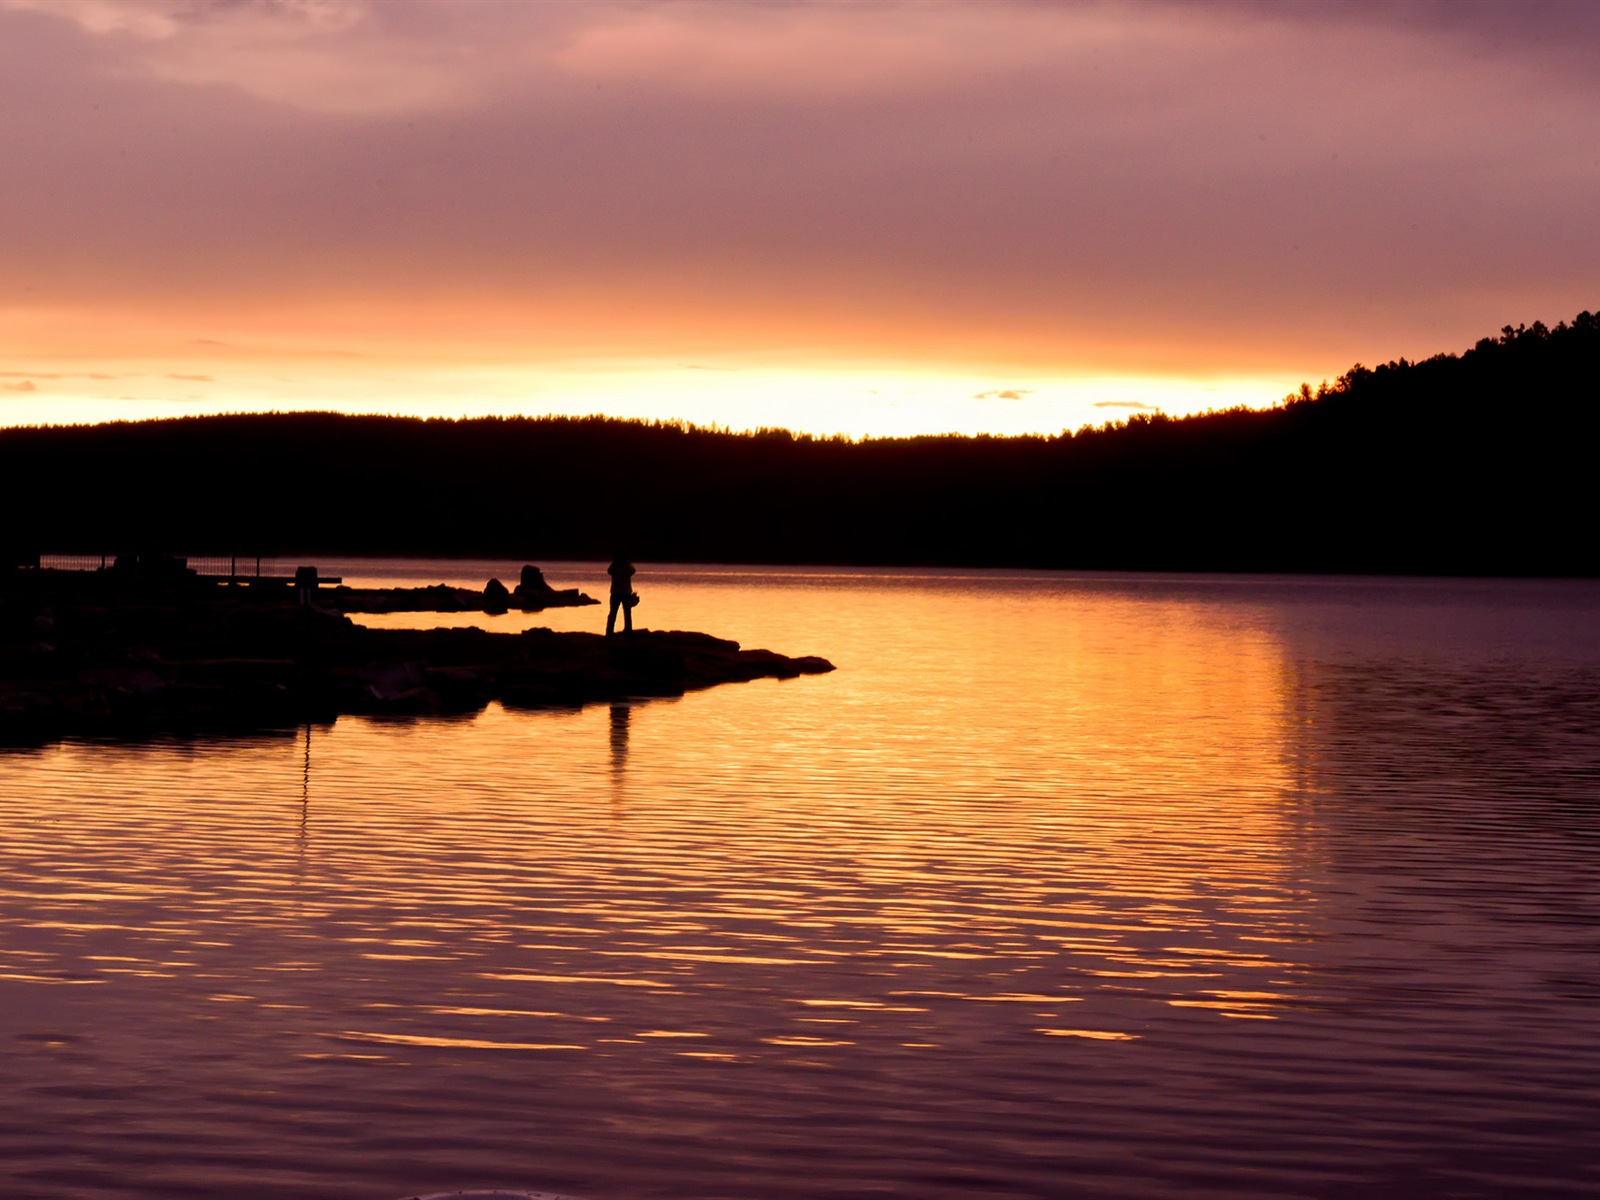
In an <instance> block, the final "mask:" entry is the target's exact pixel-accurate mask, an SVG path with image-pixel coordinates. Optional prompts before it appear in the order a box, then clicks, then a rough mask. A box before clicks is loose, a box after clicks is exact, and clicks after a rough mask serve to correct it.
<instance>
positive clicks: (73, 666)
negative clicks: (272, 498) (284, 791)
mask: <svg viewBox="0 0 1600 1200" xmlns="http://www.w3.org/2000/svg"><path fill="white" fill-rule="evenodd" d="M302 581H303V577H302ZM518 590H519V591H521V590H522V589H521V588H519V589H518ZM307 591H309V593H310V594H309V595H307ZM341 591H344V592H346V593H350V594H349V595H346V596H344V597H341V596H340V595H339V592H341ZM434 591H435V589H361V590H360V592H359V594H357V593H356V590H355V589H340V588H332V589H315V588H313V589H301V588H297V587H294V586H275V587H259V586H258V587H251V586H238V585H226V584H219V583H218V582H216V581H210V582H208V581H205V580H203V579H199V578H197V577H195V576H193V575H192V574H191V573H187V572H182V571H178V572H173V571H168V572H165V573H164V574H154V573H128V572H124V573H122V574H121V575H120V576H118V574H117V573H116V572H113V571H110V570H107V571H97V572H66V571H49V570H37V569H34V570H16V571H11V572H6V573H0V744H6V745H30V744H41V743H46V742H50V741H54V740H56V739H59V738H62V737H69V736H113V737H123V736H147V735H153V734H163V733H176V734H190V733H208V732H238V731H246V730H252V729H272V728H285V727H289V726H293V725H297V724H301V723H304V722H308V721H310V722H326V721H331V720H333V719H335V718H337V717H338V716H340V715H343V714H347V713H361V714H383V713H391V714H433V713H437V714H464V713H472V712H476V711H478V710H480V709H482V708H483V707H484V706H486V705H488V704H489V703H491V702H496V701H498V702H499V703H501V704H503V705H505V706H507V707H511V708H551V707H577V706H581V705H584V704H588V703H593V702H599V701H612V700H619V699H624V698H628V697H646V696H677V695H681V694H683V693H684V692H686V691H690V690H694V689H697V688H705V687H711V686H714V685H716V684H719V683H735V682H743V681H746V680H752V679H762V678H778V679H788V678H793V677H796V676H799V675H809V674H820V673H823V672H826V671H831V670H832V669H833V666H832V664H831V663H829V662H827V661H826V660H824V659H821V658H811V657H803V658H791V657H788V656H785V655H782V654H776V653H773V652H772V651H769V650H746V649H743V648H741V647H740V646H739V644H738V643H737V642H732V641H727V640H724V639H721V638H716V637H711V636H709V635H707V634H703V633H688V632H655V631H638V632H635V633H634V634H633V635H632V636H631V637H622V636H619V637H615V638H607V637H605V636H603V635H601V634H598V633H573V632H556V631H552V630H550V629H544V628H535V629H528V630H525V631H523V632H521V633H496V632H488V631H485V630H483V629H478V628H470V627H469V628H449V629H370V628H365V627H363V626H360V625H358V624H356V623H355V622H354V621H352V620H351V619H350V618H349V617H348V616H346V615H345V613H344V612H343V611H340V609H341V608H344V607H345V606H346V605H348V606H349V607H348V609H347V611H356V612H400V611H406V612H414V611H445V612H460V611H471V608H470V607H469V605H468V601H467V600H466V598H465V597H471V596H477V595H480V594H479V593H475V592H472V591H471V590H470V589H451V588H445V589H443V590H442V591H440V592H438V593H437V599H438V600H439V601H440V603H439V607H438V608H437V609H431V610H430V609H427V608H423V607H420V606H421V605H422V604H423V603H424V602H425V598H424V597H420V596H419V595H418V594H417V593H418V592H422V593H430V592H434ZM385 592H391V593H394V594H392V595H384V594H382V593H385ZM460 593H465V597H464V596H462V595H461V594H460ZM555 595H557V596H560V595H562V594H561V593H555ZM574 595H578V594H576V593H574ZM501 599H502V598H501V597H499V596H493V595H491V598H490V605H491V607H489V608H488V609H487V610H486V611H497V610H498V611H505V610H506V609H507V608H511V607H519V608H520V607H522V603H517V602H511V603H507V604H506V605H504V606H503V607H498V609H497V608H496V607H495V606H498V605H500V601H501ZM535 599H536V597H534V596H533V595H531V594H529V595H525V596H524V597H523V602H525V603H528V604H529V609H528V610H529V611H537V609H535V608H533V607H532V603H533V601H534V600H535ZM341 600H343V601H344V603H343V604H341ZM575 603H590V604H592V603H594V601H593V600H591V599H589V598H588V597H581V598H580V599H573V598H570V597H569V598H566V599H564V600H561V601H558V604H560V605H562V606H565V605H570V604H575ZM477 607H479V608H482V605H481V604H480V605H478V606H477ZM540 607H544V606H542V605H541V606H540Z"/></svg>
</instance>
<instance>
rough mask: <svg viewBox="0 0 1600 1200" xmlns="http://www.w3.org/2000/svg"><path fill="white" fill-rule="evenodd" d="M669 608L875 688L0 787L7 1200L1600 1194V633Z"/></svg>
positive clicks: (992, 601)
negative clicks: (458, 1194)
mask: <svg viewBox="0 0 1600 1200" xmlns="http://www.w3.org/2000/svg"><path fill="white" fill-rule="evenodd" d="M323 569H324V571H325V572H326V571H329V570H342V571H343V573H344V574H345V575H346V577H347V578H351V577H356V576H359V575H361V574H363V573H365V574H366V575H369V576H370V575H374V574H377V573H380V572H383V571H387V572H389V573H390V574H391V575H394V576H404V575H407V574H410V575H412V576H415V577H416V581H417V582H423V583H431V582H437V581H439V580H441V579H454V578H461V579H463V580H466V581H471V582H475V583H480V584H481V583H482V581H483V579H484V577H485V576H486V575H487V574H488V572H489V568H487V567H484V568H477V567H472V566H455V567H446V566H444V565H435V566H427V567H422V566H417V565H414V564H413V565H411V566H406V565H403V564H397V565H390V566H388V567H381V566H367V567H358V566H355V565H351V564H342V565H336V564H323ZM496 571H497V573H499V574H501V575H502V577H507V576H509V575H510V574H511V572H509V571H507V570H506V568H505V567H504V565H501V566H500V567H498V568H497V569H496ZM550 574H551V577H552V580H553V582H555V583H556V585H557V586H566V585H568V584H571V583H581V584H583V585H585V586H587V587H588V588H589V589H590V590H591V591H594V592H597V593H598V592H600V590H601V588H602V584H603V576H601V575H600V574H599V572H598V569H597V568H592V567H591V568H570V569H565V570H552V571H551V572H550ZM638 587H639V591H640V592H641V593H642V594H643V596H644V604H643V605H642V606H641V608H640V609H639V616H640V618H641V620H642V621H643V622H644V623H648V624H650V625H653V626H655V627H658V628H661V627H679V628H696V629H704V630H708V631H711V632H718V633H723V634H726V635H729V636H732V637H736V638H739V639H740V640H742V641H744V642H746V643H747V644H754V645H766V646H769V647H771V648H773V649H777V650H782V651H786V652H790V653H797V654H822V655H826V656H827V657H829V658H832V659H833V660H834V661H835V662H836V663H837V664H838V666H839V670H838V671H837V672H836V673H835V674H833V675H830V676H825V677H820V678H810V679H801V680H795V681H792V682H786V683H776V682H764V683H755V684H749V685H743V686H738V687H728V688H723V689H719V690H715V691H712V692H706V693H701V694H698V695H692V696H689V697H685V698H684V699H682V700H678V701H673V702H661V701H649V702H639V703H636V704H632V705H619V706H615V707H599V708H592V709H588V710H585V711H583V712H581V713H511V712H504V711H501V710H500V709H498V708H493V709H490V710H489V711H487V712H485V713H484V714H482V715H481V716H479V717H477V718H475V719H470V720H460V721H419V722H415V723H385V722H372V721H364V720H351V719H342V720H340V721H339V722H338V723H337V724H336V725H334V726H331V727H317V728H313V729H311V730H309V731H306V730H297V731H292V732H289V733H286V734H284V735H282V736H276V737H260V738H254V739H246V740H238V741H229V742H220V743H217V742H206V743H196V744H183V743H160V744H151V745H141V746H126V745H87V744H66V745H62V746H57V747H52V748H49V749H45V750H39V751H27V752H8V753H5V754H0V820H3V824H0V1179H3V1180H4V1181H5V1186H4V1187H3V1188H0V1195H3V1196H4V1197H5V1200H19V1198H22V1197H41V1198H43V1197H49V1198H52V1200H54V1198H58V1197H72V1198H76V1197H83V1198H91V1197H92V1198H95V1200H101V1198H111V1197H117V1198H127V1197H161V1198H165V1197H219V1198H220V1197H229V1198H250V1200H254V1198H267V1197H275V1198H288V1197H327V1198H330V1200H344V1198H349V1200H389V1198H392V1197H398V1196H401V1195H403V1194H411V1193H416V1192H421V1191H428V1190H442V1189H446V1188H458V1187H468V1186H480V1187H483V1186H500V1187H522V1188H532V1189H541V1190H551V1191H563V1192H574V1193H578V1194H580V1195H582V1196H585V1197H590V1198H592V1200H628V1198H638V1197H672V1198H686V1200H687V1198H695V1197H745V1198H762V1197H906V1198H910V1197H918V1198H921V1197H940V1198H954V1197H972V1196H977V1197H1049V1196H1207V1195H1210V1196H1240V1195H1248V1196H1266V1195H1273V1196H1312V1197H1336V1196H1337V1197H1344V1196H1508V1195H1515V1196H1544V1195H1548V1196H1556V1195H1565V1196H1575V1195H1580V1194H1590V1195H1592V1194H1595V1192H1596V1191H1597V1190H1600V1133H1597V1130H1600V588H1597V587H1596V586H1595V585H1593V584H1570V583H1483V582H1425V581H1411V582H1407V581H1398V582H1397V581H1344V580H1329V579H1308V580H1282V579H1247V580H1228V579H1158V578H1146V577H1134V576H1122V577H1100V578H1091V577H1078V576H1059V575H1056V576H1002V575H988V574H977V573H973V574H948V573H947V574H935V575H918V574H913V573H900V574H876V575H874V574H849V573H829V572H825V571H801V572H789V573H782V572H755V573H739V572H734V571H700V572H694V571H688V570H673V571H651V570H649V569H648V568H646V570H645V571H644V572H643V573H641V575H640V576H639V579H638ZM603 619H604V613H603V611H602V610H598V609H586V610H580V611H577V612H566V613H557V614H551V615H550V621H551V623H554V624H556V625H558V627H568V628H577V627H588V628H597V627H598V626H599V624H600V623H601V622H602V621H603ZM375 620H376V619H375ZM388 620H394V619H393V618H390V619H388ZM541 620H542V618H541ZM478 621H479V623H483V621H484V619H482V618H479V619H478ZM519 622H521V623H528V622H527V619H526V618H517V617H511V618H501V619H498V620H496V621H491V622H489V623H490V624H496V625H501V626H505V627H515V625H516V624H517V623H519Z"/></svg>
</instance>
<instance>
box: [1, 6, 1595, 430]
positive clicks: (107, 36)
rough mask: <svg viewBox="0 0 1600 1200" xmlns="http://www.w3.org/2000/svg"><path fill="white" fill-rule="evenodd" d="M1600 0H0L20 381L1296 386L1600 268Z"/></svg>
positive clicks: (756, 418)
mask: <svg viewBox="0 0 1600 1200" xmlns="http://www.w3.org/2000/svg"><path fill="white" fill-rule="evenodd" d="M1594 11H1595V10H1593V9H1591V8H1589V7H1586V6H1581V5H1562V4H1554V5H1531V4H1515V5H1514V4H1498V3H1473V2H1471V0H1464V2H1463V3H1459V4H1452V5H1427V4H1412V5H1401V4H1393V5H1391V4H1372V5H1364V6H1349V5H1335V4H1327V3H1321V2H1320V0H1313V2H1310V3H1303V4H1290V3H1283V4H1278V3H1271V4H1269V3H1255V2H1251V0H1240V2H1236V3H1218V4H1213V5H1207V6H1195V5H1189V4H1165V3H1158V2H1155V0H1151V2H1149V3H1141V4H1119V3H1109V2H1108V3H1083V4H1073V3H1062V4H1031V3H1007V2H1004V0H990V2H985V3H972V4H964V3H957V2H954V0H952V2H950V3H943V4H936V5H930V4H909V3H908V4H901V3H862V4H852V5H843V4H832V3H784V4H768V5H726V4H701V3H694V2H685V3H671V4H668V3H629V2H626V0H623V2H616V3H605V4H599V3H595V4H583V3H574V4H534V3H514V2H499V0H456V2H453V3H445V2H443V0H415V2H412V0H383V2H381V3H380V2H377V0H228V2H221V0H0V138H3V139H4V141H3V144H4V145H5V146H7V148H8V158H9V160H10V169H9V170H8V172H7V180H6V182H5V183H4V184H3V185H0V228H4V229H5V230H6V231H7V236H6V237H5V238H4V239H0V424H6V425H9V424H23V423H37V422H43V421H77V420H101V419H108V418H121V417H141V416H148V415H157V414H161V415H165V414H170V413H178V412H212V411H223V410H237V409H263V408H277V409H284V408H344V409H350V410H359V411H388V412H417V413H428V414H461V415H466V414H473V413H482V412H528V413H547V412H595V411H601V412H611V413H617V414H621V415H635V416H649V417H677V418H683V419H688V420H693V421H697V422H702V423H713V422H714V423H719V424H725V425H730V426H733V427H736V428H748V427H753V426H757V425H766V424H781V425H787V426H790V427H793V428H801V429H809V430H812V431H816V432H833V431H839V430H842V431H845V432H849V433H852V434H864V433H886V432H890V433H899V432H936V431H942V430H951V429H954V430H961V431H966V432H977V431H980V430H989V431H994V432H1021V431H1024V430H1037V431H1044V432H1053V431H1056V430H1059V429H1061V428H1063V427H1077V426H1079V425H1082V424H1084V423H1087V422H1095V423H1098V422H1099V421H1102V420H1105V419H1108V418H1114V417H1120V416H1123V415H1126V414H1127V413H1129V412H1133V411H1137V410H1138V409H1140V408H1150V407H1159V408H1162V409H1164V410H1166V411H1168V412H1185V411H1194V410H1197V409H1202V408H1206V407H1212V406H1223V405H1228V404H1234V403H1251V404H1268V403H1271V402H1273V401H1274V400H1276V399H1277V398H1278V397H1280V396H1281V395H1283V394H1284V393H1285V392H1286V391H1289V390H1290V389H1291V388H1293V387H1294V386H1296V385H1297V384H1298V383H1299V382H1300V381H1301V380H1302V379H1310V380H1311V381H1313V382H1315V381H1317V380H1319V379H1321V378H1324V377H1330V376H1332V375H1335V374H1337V373H1338V372H1340V371H1342V370H1343V369H1345V368H1346V367H1348V366H1349V365H1350V364H1351V363H1352V362H1354V361H1357V360H1361V361H1365V362H1367V363H1369V364H1370V363H1373V362H1377V361H1382V360H1384V359H1387V358H1391V357H1396V356H1400V355H1406V356H1410V357H1416V356H1425V355H1427V354H1429V353H1432V352H1434V351H1437V350H1442V349H1461V348H1464V347H1465V346H1467V345H1470V344H1471V343H1472V342H1473V341H1474V340H1476V339H1477V338H1478V337H1480V336H1483V335H1484V334H1487V333H1491V332H1493V331H1494V330H1496V329H1498V328H1499V327H1500V326H1501V325H1502V324H1505V323H1507V322H1510V323H1513V324H1514V323H1517V322H1520V321H1532V320H1534V319H1543V320H1545V321H1547V322H1554V321H1555V320H1558V319H1560V318H1563V317H1570V316H1571V315H1573V314H1574V313H1576V312H1577V311H1579V310H1580V309H1584V308H1594V307H1596V296H1595V295H1594V292H1593V289H1594V283H1593V281H1594V280H1595V279H1596V278H1600V273H1597V268H1600V248H1597V247H1600V242H1597V240H1596V239H1595V238H1594V237H1593V236H1592V231H1593V228H1594V217H1595V215H1596V212H1595V203H1596V201H1595V197H1596V196H1600V155H1597V154H1596V152H1595V151H1594V147H1595V146H1596V145H1600V72H1597V71H1596V69H1595V67H1594V63H1595V62H1596V61H1597V52H1600V16H1595V15H1592V14H1593V13H1594Z"/></svg>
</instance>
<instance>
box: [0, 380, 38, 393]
mask: <svg viewBox="0 0 1600 1200" xmlns="http://www.w3.org/2000/svg"><path fill="white" fill-rule="evenodd" d="M0 388H4V389H5V390H6V391H8V392H36V391H38V390H39V389H38V388H36V387H34V385H33V380H31V379H24V380H23V381H22V382H21V383H0Z"/></svg>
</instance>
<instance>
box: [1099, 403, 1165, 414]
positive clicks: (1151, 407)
mask: <svg viewBox="0 0 1600 1200" xmlns="http://www.w3.org/2000/svg"><path fill="white" fill-rule="evenodd" d="M1094 406H1095V407H1096V408H1137V409H1145V410H1147V411H1150V412H1154V411H1156V410H1157V409H1159V407H1160V406H1159V405H1156V404H1146V403H1145V402H1144V401H1143V400H1096V401H1095V402H1094Z"/></svg>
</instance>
